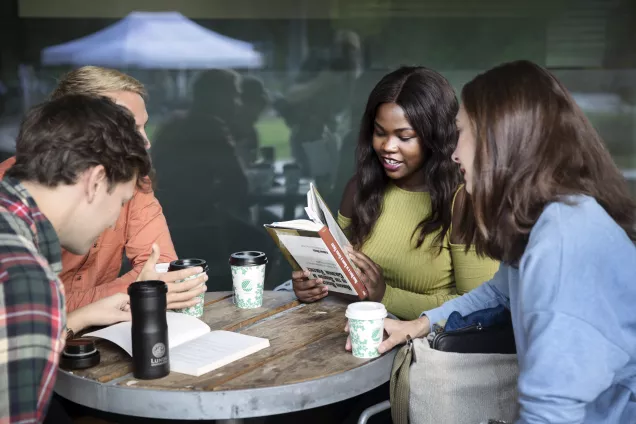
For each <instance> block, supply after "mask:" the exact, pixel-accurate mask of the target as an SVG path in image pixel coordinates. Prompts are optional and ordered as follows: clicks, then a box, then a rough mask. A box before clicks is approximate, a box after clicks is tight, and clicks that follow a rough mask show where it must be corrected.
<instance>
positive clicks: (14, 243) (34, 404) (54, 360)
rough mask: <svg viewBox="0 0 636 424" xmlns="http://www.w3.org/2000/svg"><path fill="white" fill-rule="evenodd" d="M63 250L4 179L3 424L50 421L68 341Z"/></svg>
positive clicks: (0, 236) (23, 193) (0, 218)
mask: <svg viewBox="0 0 636 424" xmlns="http://www.w3.org/2000/svg"><path fill="white" fill-rule="evenodd" d="M61 269H62V250H61V247H60V242H59V240H58V238H57V234H56V232H55V230H54V229H53V226H52V225H51V223H50V222H49V221H48V220H47V218H46V217H45V216H44V214H43V213H42V212H40V210H39V209H38V207H37V205H36V204H35V201H34V200H33V198H32V197H31V196H30V195H29V193H28V192H27V190H26V189H25V188H24V187H23V186H22V185H21V184H20V183H19V182H18V181H16V180H13V179H11V178H5V179H4V180H2V181H1V182H0V424H4V423H39V422H42V421H43V420H44V417H45V415H46V411H47V409H48V406H49V402H50V400H51V395H52V392H53V387H54V385H55V379H56V375H57V366H58V362H59V357H60V354H61V352H62V349H63V347H64V341H65V337H64V335H65V331H64V327H65V320H66V310H65V306H64V290H63V286H62V284H61V283H60V280H59V279H58V277H57V273H59V272H60V271H61Z"/></svg>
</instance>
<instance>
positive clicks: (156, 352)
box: [152, 343, 166, 358]
mask: <svg viewBox="0 0 636 424" xmlns="http://www.w3.org/2000/svg"><path fill="white" fill-rule="evenodd" d="M165 354H166V345H164V344H163V343H157V344H156V345H154V346H153V347H152V356H154V357H155V358H163V355H165Z"/></svg>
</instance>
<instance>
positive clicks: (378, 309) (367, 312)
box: [345, 302, 387, 320]
mask: <svg viewBox="0 0 636 424" xmlns="http://www.w3.org/2000/svg"><path fill="white" fill-rule="evenodd" d="M345 315H346V317H347V318H351V319H365V320H366V319H368V320H371V319H381V318H386V315H387V313H386V308H385V307H384V305H383V304H381V303H378V302H356V303H352V304H351V305H349V306H348V307H347V312H346V314H345Z"/></svg>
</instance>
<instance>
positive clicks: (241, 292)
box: [230, 251, 267, 309]
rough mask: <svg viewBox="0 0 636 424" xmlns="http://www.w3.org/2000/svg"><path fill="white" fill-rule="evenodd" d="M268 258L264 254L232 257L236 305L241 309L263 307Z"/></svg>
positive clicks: (247, 252)
mask: <svg viewBox="0 0 636 424" xmlns="http://www.w3.org/2000/svg"><path fill="white" fill-rule="evenodd" d="M266 266H267V256H266V255H265V253H263V252H255V251H245V252H236V253H233V254H232V255H231V256H230V268H231V270H232V285H233V286H234V303H235V304H236V306H238V307H239V308H241V309H253V308H260V307H261V306H262V305H263V287H264V284H265V267H266Z"/></svg>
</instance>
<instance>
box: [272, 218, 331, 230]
mask: <svg viewBox="0 0 636 424" xmlns="http://www.w3.org/2000/svg"><path fill="white" fill-rule="evenodd" d="M269 226H270V227H274V228H290V229H292V230H305V231H320V230H321V229H322V227H323V225H322V224H316V223H315V222H311V221H308V220H306V219H295V220H293V221H284V222H272V223H271V224H269Z"/></svg>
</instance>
